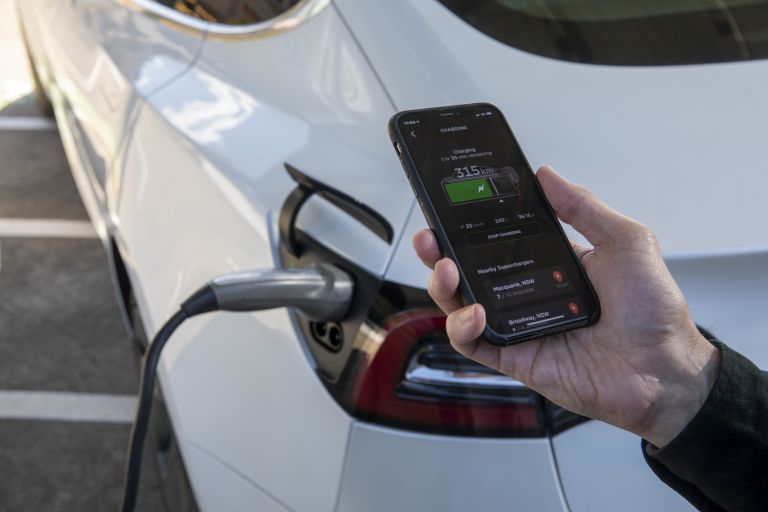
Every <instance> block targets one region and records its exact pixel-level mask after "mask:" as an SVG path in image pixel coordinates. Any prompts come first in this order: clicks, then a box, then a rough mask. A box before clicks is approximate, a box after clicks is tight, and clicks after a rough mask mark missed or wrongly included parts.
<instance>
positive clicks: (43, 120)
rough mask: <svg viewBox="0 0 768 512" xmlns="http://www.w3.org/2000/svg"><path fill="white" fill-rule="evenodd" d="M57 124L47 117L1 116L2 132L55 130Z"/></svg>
mask: <svg viewBox="0 0 768 512" xmlns="http://www.w3.org/2000/svg"><path fill="white" fill-rule="evenodd" d="M55 129H56V122H55V121H53V119H48V118H47V117H28V116H4V117H3V116H0V130H55Z"/></svg>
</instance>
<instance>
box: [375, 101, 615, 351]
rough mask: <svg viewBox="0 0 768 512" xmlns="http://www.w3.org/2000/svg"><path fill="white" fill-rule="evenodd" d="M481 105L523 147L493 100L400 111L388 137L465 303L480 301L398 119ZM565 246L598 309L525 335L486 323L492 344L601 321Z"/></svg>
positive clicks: (488, 338) (391, 120)
mask: <svg viewBox="0 0 768 512" xmlns="http://www.w3.org/2000/svg"><path fill="white" fill-rule="evenodd" d="M478 106H482V107H484V108H490V109H492V110H494V111H495V112H496V113H498V115H500V116H501V118H502V119H504V123H505V125H506V127H507V130H508V131H509V134H510V135H511V136H512V138H513V140H514V141H515V144H517V146H518V147H520V145H519V143H518V142H517V139H516V138H515V135H514V132H513V131H512V129H511V128H510V127H509V124H508V123H507V121H506V118H505V117H504V115H503V113H502V112H501V111H500V110H499V109H498V108H497V107H496V106H494V105H491V104H490V103H472V104H466V105H454V106H448V107H440V108H428V109H418V110H406V111H403V112H398V113H397V114H395V115H394V116H392V117H391V118H390V120H389V137H390V139H391V141H392V143H393V145H395V151H396V152H397V153H398V156H399V158H400V163H401V164H402V166H403V170H404V171H405V174H406V177H407V178H408V181H409V182H410V184H411V188H412V189H413V192H414V194H415V195H416V200H417V201H418V203H419V207H420V208H421V211H422V212H423V214H424V217H425V218H426V220H427V225H428V226H429V228H430V229H431V230H432V231H433V232H434V233H435V237H436V238H437V243H438V246H439V247H440V250H441V251H442V253H443V255H444V256H445V257H447V258H450V259H452V260H453V261H454V262H455V263H456V267H457V268H458V269H459V291H460V293H461V295H462V298H463V299H464V302H465V303H466V304H475V303H477V300H476V299H475V296H474V294H473V293H472V290H471V289H470V287H469V285H468V281H467V279H466V278H465V276H464V270H463V269H462V268H461V265H459V263H458V260H457V258H456V255H455V253H454V252H453V248H452V247H451V244H450V243H449V241H448V236H447V234H446V232H445V230H444V229H443V226H442V223H441V222H440V221H439V219H438V218H437V212H436V211H435V209H434V207H433V206H432V202H431V200H430V199H429V195H428V194H427V191H426V188H425V187H424V184H423V183H422V181H421V176H420V175H419V173H418V171H416V168H415V165H414V163H413V160H412V159H411V156H410V154H409V152H408V147H407V145H406V143H405V140H404V138H403V136H402V134H401V133H400V130H399V128H398V124H397V120H398V119H399V118H400V117H401V116H403V115H408V114H414V113H418V112H430V111H441V110H446V109H454V110H458V109H462V108H468V107H478ZM397 144H399V147H400V151H398V150H397ZM523 158H525V155H524V154H523ZM526 165H527V168H528V169H532V168H531V166H530V164H529V163H528V161H527V159H526ZM532 174H533V176H532V178H533V183H534V184H535V186H536V188H537V190H538V191H539V193H540V194H541V197H543V198H544V203H545V204H546V207H547V209H548V210H549V213H550V214H551V215H552V216H553V217H554V218H555V219H557V215H555V212H554V210H553V208H552V206H551V205H550V204H549V200H547V197H546V196H545V195H544V192H543V190H542V189H541V186H540V185H539V182H538V180H537V179H536V175H535V174H534V173H532ZM556 225H557V228H558V230H559V232H560V235H561V236H562V237H563V238H564V239H565V240H568V237H567V236H566V235H565V232H564V231H563V228H562V226H561V225H560V223H559V222H557V223H556ZM566 245H567V246H568V250H569V251H570V254H571V257H572V258H573V259H574V261H575V262H576V267H577V268H578V269H579V272H580V273H581V275H582V277H583V278H584V282H585V283H586V285H587V288H588V290H589V293H590V294H591V295H592V297H593V298H594V301H595V310H594V311H592V312H591V314H590V315H589V317H588V318H587V319H586V320H582V321H580V322H574V323H570V324H566V325H555V326H548V327H543V328H542V329H540V330H534V331H527V332H525V333H522V334H510V335H504V334H500V333H498V332H496V331H495V330H494V329H492V328H491V327H490V326H488V324H487V323H486V326H485V330H484V331H483V337H484V338H485V339H486V340H487V341H488V342H489V343H491V344H493V345H497V346H507V345H513V344H516V343H521V342H523V341H528V340H532V339H537V338H542V337H545V336H549V335H552V334H556V333H559V332H564V331H570V330H572V329H578V328H581V327H588V326H590V325H593V324H594V323H595V322H597V321H598V319H599V318H600V301H599V300H598V297H597V294H596V293H595V290H594V288H593V287H592V283H591V282H590V281H589V278H588V276H587V275H586V272H585V271H584V269H583V268H582V266H581V263H580V262H579V259H578V258H577V257H576V254H575V253H574V252H573V248H572V247H571V245H570V244H566Z"/></svg>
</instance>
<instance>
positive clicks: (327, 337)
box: [310, 322, 344, 352]
mask: <svg viewBox="0 0 768 512" xmlns="http://www.w3.org/2000/svg"><path fill="white" fill-rule="evenodd" d="M310 329H311V332H312V337H313V338H314V339H315V341H316V342H318V343H320V344H321V345H322V346H324V347H325V348H327V349H328V350H330V351H332V352H338V351H339V350H341V346H342V345H343V344H344V330H343V329H342V327H341V325H340V324H339V323H338V322H312V323H311V324H310Z"/></svg>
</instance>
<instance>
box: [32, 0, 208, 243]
mask: <svg viewBox="0 0 768 512" xmlns="http://www.w3.org/2000/svg"><path fill="white" fill-rule="evenodd" d="M60 4H61V5H60V6H59V7H58V8H57V14H56V18H55V22H53V20H51V22H50V24H49V27H48V31H49V32H50V36H49V37H50V38H51V39H52V40H55V41H56V43H55V44H49V45H48V46H49V47H48V48H47V53H48V58H47V61H48V62H49V63H50V69H51V71H50V72H51V73H53V74H54V75H55V76H56V91H55V92H54V94H53V95H52V96H53V100H54V106H55V108H56V111H57V114H58V115H57V120H58V122H59V125H60V128H62V130H61V131H62V132H63V134H64V135H63V138H64V139H65V149H66V150H67V152H68V155H69V156H70V160H73V161H74V162H76V165H74V166H73V172H74V174H75V178H76V183H77V185H78V188H79V190H80V193H81V195H82V196H83V199H84V203H85V205H86V208H87V210H88V212H89V215H90V216H91V218H92V220H93V221H94V224H95V225H96V228H97V232H98V233H99V234H100V235H101V236H102V238H106V233H107V229H108V228H107V226H106V222H107V219H108V216H107V215H106V214H107V211H108V208H107V204H106V203H107V193H106V192H107V191H106V188H107V182H108V180H110V179H111V178H112V176H110V175H109V172H110V170H111V168H112V161H113V159H114V158H115V156H116V154H117V152H118V148H119V144H120V142H121V140H122V138H123V136H124V135H125V134H126V133H129V132H130V131H131V127H132V124H133V122H134V118H133V116H134V115H135V113H136V111H137V107H138V106H139V105H140V104H141V101H142V100H143V98H145V97H146V96H148V95H149V94H151V93H152V92H153V91H155V90H157V89H158V88H160V87H161V86H163V85H165V84H167V83H169V82H170V81H171V80H173V78H174V77H176V76H178V75H179V74H180V73H181V72H183V71H184V70H185V69H186V67H187V66H188V65H189V64H190V63H191V62H192V60H193V59H194V57H195V55H196V53H197V51H198V50H199V49H200V47H201V45H202V42H203V37H202V34H191V33H182V32H179V31H177V30H173V29H172V28H169V27H166V26H164V25H162V24H160V23H158V22H157V20H154V19H152V18H150V17H148V16H145V15H144V14H142V13H140V12H137V11H135V10H134V9H131V8H130V7H129V6H127V5H125V4H122V3H120V2H115V1H113V0H78V1H71V2H61V3H60ZM65 125H66V126H65ZM67 139H71V140H67Z"/></svg>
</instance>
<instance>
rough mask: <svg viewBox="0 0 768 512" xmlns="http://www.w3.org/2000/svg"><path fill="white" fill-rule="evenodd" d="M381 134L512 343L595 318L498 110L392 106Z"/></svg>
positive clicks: (563, 240) (576, 268)
mask: <svg viewBox="0 0 768 512" xmlns="http://www.w3.org/2000/svg"><path fill="white" fill-rule="evenodd" d="M389 133H390V138H391V139H392V143H393V144H394V146H395V150H396V151H397V153H398V156H399V158H400V162H401V163H402V165H403V169H404V170H405V173H406V175H407V176H408V180H409V181H410V182H411V186H412V187H413V191H414V193H415V194H416V198H417V200H418V203H419V205H420V206H421V210H422V212H423V213H424V216H425V217H426V219H427V224H428V225H429V227H430V228H432V230H433V231H434V232H435V235H436V237H437V241H438V244H439V246H440V249H441V250H442V252H443V254H444V255H445V256H446V257H448V258H451V259H452V260H453V261H454V262H456V265H457V266H458V268H459V275H460V278H461V279H460V286H459V288H460V291H461V294H462V296H463V298H464V301H465V302H466V303H468V304H472V303H479V304H482V305H483V307H484V308H485V312H486V327H485V332H484V337H485V338H486V340H488V341H489V342H490V343H492V344H494V345H501V346H504V345H510V344H513V343H518V342H521V341H525V340H529V339H534V338H539V337H543V336H548V335H551V334H554V333H558V332H562V331H566V330H569V329H575V328H578V327H585V326H589V325H591V324H593V323H595V322H596V321H597V320H598V318H599V315H600V304H599V302H598V298H597V295H596V294H595V292H594V289H593V288H592V285H591V283H590V282H589V279H588V278H587V275H586V273H585V272H584V270H583V268H582V267H581V265H580V263H579V260H578V258H577V257H576V255H575V254H574V252H573V249H572V247H571V244H570V242H569V241H568V238H567V237H566V236H565V233H564V232H563V229H562V226H561V225H560V222H559V221H558V220H557V217H556V216H555V213H554V211H553V210H552V207H551V206H550V205H549V203H548V202H547V199H546V197H545V196H544V193H543V192H542V190H541V188H540V187H539V183H538V181H537V180H536V176H535V175H534V173H533V171H532V169H531V166H530V165H529V164H528V161H527V160H526V158H525V156H524V155H523V152H522V150H521V149H520V145H519V144H518V143H517V140H516V139H515V136H514V135H513V134H512V130H511V129H510V128H509V125H508V124H507V121H506V120H505V119H504V116H503V115H502V113H501V111H500V110H499V109H498V108H496V107H495V106H493V105H490V104H488V103H475V104H472V105H458V106H452V107H443V108H430V109H424V110H410V111H406V112H400V113H398V114H395V115H394V116H393V117H392V119H391V120H390V122H389Z"/></svg>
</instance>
